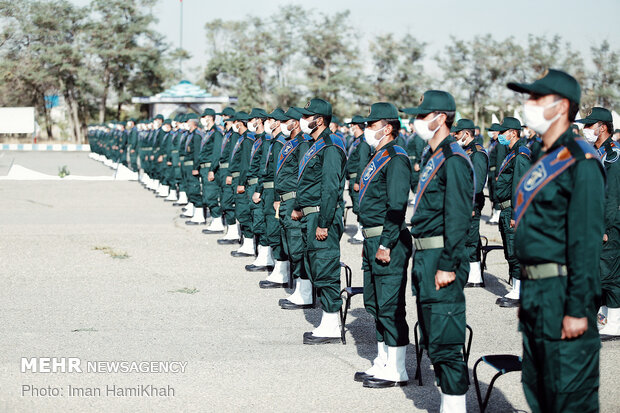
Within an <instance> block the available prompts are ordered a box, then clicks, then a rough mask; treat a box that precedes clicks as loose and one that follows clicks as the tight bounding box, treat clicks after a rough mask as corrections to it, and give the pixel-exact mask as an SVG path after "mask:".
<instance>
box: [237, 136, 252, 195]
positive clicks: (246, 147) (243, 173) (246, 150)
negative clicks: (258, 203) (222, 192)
mask: <svg viewBox="0 0 620 413" xmlns="http://www.w3.org/2000/svg"><path fill="white" fill-rule="evenodd" d="M239 150H240V151H241V153H240V154H239V156H240V158H239V159H240V160H241V161H240V162H239V185H245V181H246V180H247V179H248V168H249V167H250V154H251V153H252V141H251V140H250V139H247V138H246V139H244V140H243V142H242V143H241V148H240V149H239Z"/></svg>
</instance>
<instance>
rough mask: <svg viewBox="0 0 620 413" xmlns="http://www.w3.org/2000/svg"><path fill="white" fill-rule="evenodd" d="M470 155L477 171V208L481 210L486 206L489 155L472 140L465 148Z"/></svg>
mask: <svg viewBox="0 0 620 413" xmlns="http://www.w3.org/2000/svg"><path fill="white" fill-rule="evenodd" d="M463 149H464V150H465V152H467V154H468V155H469V159H471V163H472V165H474V172H476V202H475V209H476V210H477V211H481V210H482V208H483V207H484V185H485V184H486V182H487V174H488V172H489V156H488V155H487V153H486V151H485V150H484V148H483V147H482V145H479V144H478V143H476V141H475V140H472V141H471V143H470V144H469V145H467V146H466V147H464V148H463Z"/></svg>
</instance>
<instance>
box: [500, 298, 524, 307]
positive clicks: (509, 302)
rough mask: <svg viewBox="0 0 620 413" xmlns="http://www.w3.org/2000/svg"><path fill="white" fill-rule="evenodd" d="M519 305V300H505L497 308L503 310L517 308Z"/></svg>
mask: <svg viewBox="0 0 620 413" xmlns="http://www.w3.org/2000/svg"><path fill="white" fill-rule="evenodd" d="M519 304H521V301H520V300H513V299H512V298H506V299H505V300H504V301H502V302H500V303H499V306H500V307H503V308H514V307H518V306H519Z"/></svg>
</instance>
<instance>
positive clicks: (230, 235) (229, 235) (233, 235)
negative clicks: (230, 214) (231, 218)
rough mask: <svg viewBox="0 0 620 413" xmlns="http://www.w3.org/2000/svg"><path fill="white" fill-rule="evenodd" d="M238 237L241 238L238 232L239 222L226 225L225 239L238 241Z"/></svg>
mask: <svg viewBox="0 0 620 413" xmlns="http://www.w3.org/2000/svg"><path fill="white" fill-rule="evenodd" d="M239 238H241V234H240V233H239V223H238V222H235V224H234V225H228V228H227V230H226V235H224V238H222V239H225V240H230V241H233V240H236V241H238V240H239Z"/></svg>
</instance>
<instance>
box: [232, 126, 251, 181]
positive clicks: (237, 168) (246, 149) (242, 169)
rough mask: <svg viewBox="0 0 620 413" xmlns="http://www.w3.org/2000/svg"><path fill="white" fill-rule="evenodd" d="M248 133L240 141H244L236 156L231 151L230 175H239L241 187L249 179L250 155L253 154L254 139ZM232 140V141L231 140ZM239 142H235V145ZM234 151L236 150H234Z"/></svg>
mask: <svg viewBox="0 0 620 413" xmlns="http://www.w3.org/2000/svg"><path fill="white" fill-rule="evenodd" d="M248 133H249V132H248V131H245V132H244V133H243V135H241V137H240V138H239V139H242V141H241V144H240V145H239V148H238V149H237V152H235V153H234V154H233V153H232V151H231V154H230V157H231V158H230V168H229V169H228V173H229V174H232V173H235V172H238V173H239V180H238V181H237V182H239V185H242V186H245V181H246V180H247V177H248V168H249V167H250V153H251V152H252V145H253V144H254V139H253V137H248ZM231 140H232V139H231ZM236 144H237V142H235V145H236ZM233 149H234V148H233Z"/></svg>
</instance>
